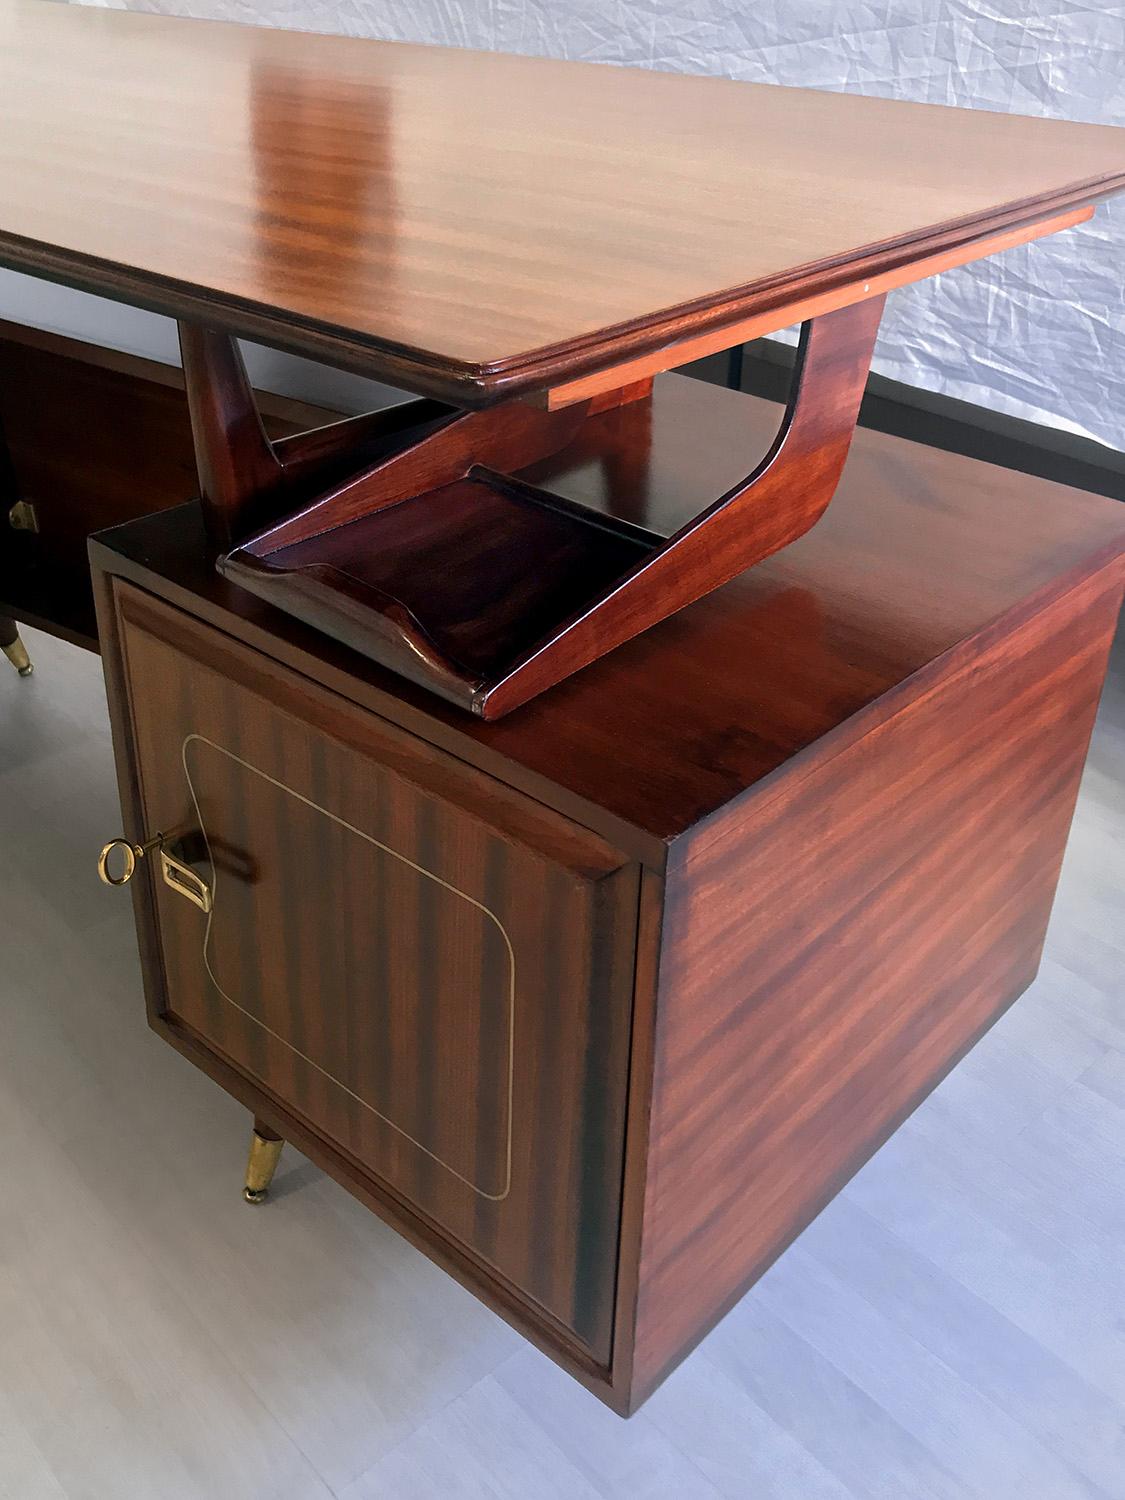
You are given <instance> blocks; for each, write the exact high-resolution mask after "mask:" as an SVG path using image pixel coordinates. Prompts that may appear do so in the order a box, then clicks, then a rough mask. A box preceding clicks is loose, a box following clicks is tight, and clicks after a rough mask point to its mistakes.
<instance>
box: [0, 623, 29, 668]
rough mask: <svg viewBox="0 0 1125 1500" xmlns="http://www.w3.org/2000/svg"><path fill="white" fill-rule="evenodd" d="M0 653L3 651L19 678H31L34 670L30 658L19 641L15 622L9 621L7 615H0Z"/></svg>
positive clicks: (25, 648)
mask: <svg viewBox="0 0 1125 1500" xmlns="http://www.w3.org/2000/svg"><path fill="white" fill-rule="evenodd" d="M0 651H3V653H4V655H5V656H6V657H7V658H8V660H9V661H10V662H11V664H12V666H13V667H15V669H16V671H17V672H18V673H19V674H20V676H21V677H30V676H31V674H32V672H33V671H34V670H35V668H34V667H33V666H32V665H31V657H30V656H28V654H27V647H26V646H25V645H24V643H23V641H21V640H20V633H19V631H18V630H17V629H16V622H15V621H14V620H10V619H9V618H8V616H7V615H0Z"/></svg>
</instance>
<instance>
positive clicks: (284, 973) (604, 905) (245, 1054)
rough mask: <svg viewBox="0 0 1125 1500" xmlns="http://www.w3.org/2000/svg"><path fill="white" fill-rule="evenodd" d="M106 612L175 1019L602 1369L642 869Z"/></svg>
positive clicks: (165, 629)
mask: <svg viewBox="0 0 1125 1500" xmlns="http://www.w3.org/2000/svg"><path fill="white" fill-rule="evenodd" d="M116 590H117V598H118V615H119V625H120V639H121V650H122V655H123V666H124V674H125V680H126V683H127V686H128V697H129V701H130V712H131V733H132V735H133V738H134V748H135V757H136V765H137V771H138V779H139V782H140V796H141V803H142V807H143V811H144V828H143V830H135V832H138V833H143V834H144V835H146V836H151V835H152V834H154V833H156V832H158V831H159V832H162V833H164V834H166V835H169V836H170V837H172V838H174V840H175V844H174V845H173V848H174V850H175V851H176V852H178V853H179V854H180V855H181V857H183V858H187V859H191V860H193V861H194V862H195V867H196V868H197V869H198V871H199V872H200V874H201V875H202V876H203V877H204V878H205V879H206V880H207V881H208V883H209V884H210V885H211V887H212V892H213V907H212V910H211V912H210V914H209V915H208V914H205V913H203V912H202V911H200V910H199V909H197V908H196V907H195V906H193V905H192V904H191V903H190V902H188V901H187V900H185V899H184V897H183V896H182V895H179V894H177V893H176V892H174V891H173V890H171V889H169V888H168V887H167V886H165V885H164V884H163V883H162V882H161V881H160V880H159V878H158V875H157V873H156V872H155V871H150V873H149V878H150V879H152V880H153V890H154V902H155V910H156V922H157V927H158V934H157V938H158V944H159V948H160V952H161V956H162V960H163V968H164V980H165V987H166V988H165V1000H164V1003H165V1006H166V1011H167V1015H168V1018H169V1019H170V1020H172V1021H174V1022H175V1023H177V1024H178V1025H180V1026H182V1027H184V1028H185V1029H187V1030H188V1031H189V1032H190V1033H192V1034H193V1035H194V1036H195V1037H196V1038H197V1039H200V1040H202V1041H203V1042H204V1043H205V1044H206V1046H207V1047H209V1048H210V1049H211V1050H213V1051H214V1052H216V1053H218V1054H219V1055H220V1056H222V1057H223V1058H224V1059H226V1060H227V1061H228V1062H230V1063H232V1064H233V1065H234V1066H235V1067H236V1068H238V1069H239V1070H240V1071H242V1072H243V1073H245V1074H246V1075H248V1076H250V1077H251V1078H253V1079H255V1080H257V1081H258V1082H259V1083H260V1084H261V1085H263V1086H264V1087H265V1089H266V1090H267V1091H268V1092H269V1093H270V1094H271V1095H273V1096H274V1097H275V1098H276V1099H277V1100H278V1101H280V1102H281V1103H282V1104H284V1105H285V1106H286V1107H287V1108H289V1109H290V1110H292V1111H293V1112H295V1113H297V1114H298V1115H299V1116H300V1117H301V1118H302V1119H303V1120H304V1121H305V1122H306V1123H307V1124H308V1125H310V1126H311V1127H312V1128H313V1129H314V1130H316V1131H317V1132H318V1133H319V1134H321V1135H322V1136H323V1137H324V1138H325V1139H327V1140H328V1141H330V1142H331V1143H332V1144H333V1145H334V1146H336V1147H337V1148H339V1149H341V1150H343V1151H344V1152H346V1153H347V1154H348V1155H349V1156H350V1157H351V1158H353V1159H354V1160H355V1161H356V1162H357V1163H359V1164H360V1165H361V1166H362V1167H363V1168H364V1169H365V1170H366V1171H367V1172H369V1173H370V1174H372V1176H373V1177H375V1178H377V1179H378V1181H379V1183H380V1184H381V1185H385V1187H386V1188H388V1189H390V1191H391V1192H392V1193H393V1194H394V1195H396V1196H397V1197H399V1198H400V1199H402V1200H404V1201H405V1202H407V1203H408V1204H409V1205H410V1206H411V1207H412V1208H414V1209H415V1210H418V1211H420V1212H421V1214H423V1215H424V1216H425V1217H426V1218H427V1219H428V1220H429V1221H431V1222H432V1223H433V1224H434V1225H435V1226H436V1227H437V1229H438V1230H439V1231H440V1233H441V1234H442V1235H444V1236H447V1237H451V1238H452V1239H454V1240H456V1241H457V1242H458V1243H459V1244H460V1245H461V1246H463V1247H465V1248H466V1249H468V1250H469V1251H470V1252H471V1253H472V1255H473V1256H474V1257H475V1258H477V1259H478V1260H479V1261H481V1262H483V1263H484V1264H485V1265H486V1266H488V1267H490V1268H492V1270H493V1271H494V1272H495V1273H496V1274H497V1275H498V1276H499V1277H501V1278H502V1279H503V1280H504V1281H505V1282H506V1283H507V1284H508V1285H509V1286H512V1287H514V1288H516V1289H517V1290H518V1291H519V1292H521V1293H522V1294H524V1295H525V1296H527V1297H529V1298H531V1299H533V1301H534V1302H535V1303H537V1304H538V1305H539V1306H540V1307H541V1308H542V1309H544V1310H546V1311H547V1312H548V1313H550V1314H551V1315H552V1316H553V1317H554V1318H555V1319H557V1320H558V1322H559V1323H560V1324H562V1325H563V1327H564V1328H565V1329H567V1330H569V1331H570V1332H572V1333H573V1334H574V1335H576V1336H577V1337H578V1339H579V1340H580V1341H581V1343H582V1344H583V1345H584V1346H585V1347H586V1348H587V1349H588V1350H589V1351H590V1352H591V1353H592V1354H593V1355H594V1357H595V1358H596V1359H598V1360H599V1361H604V1360H606V1359H608V1355H609V1342H610V1330H611V1321H612V1303H613V1292H614V1276H615V1264H616V1245H617V1232H618V1222H619V1208H620V1203H619V1200H620V1191H621V1172H622V1149H623V1146H622V1136H623V1117H624V1106H625V1092H626V1052H627V1046H628V1036H629V1016H630V1007H631V996H632V976H633V960H634V949H635V942H636V917H637V898H638V878H637V870H636V868H635V866H633V865H631V864H629V863H628V862H627V861H626V859H625V857H624V856H623V855H622V854H621V853H620V852H619V851H617V850H615V849H613V848H611V847H610V846H609V845H607V844H606V843H605V842H603V841H602V840H601V839H600V838H599V837H597V836H596V835H594V834H592V833H590V832H589V831H588V830H585V829H582V828H579V827H577V826H575V825H573V824H571V823H570V822H568V821H567V820H566V819H564V818H562V817H560V816H559V815H557V814H556V813H554V812H552V811H550V810H548V809H546V808H543V807H541V806H540V805H539V804H537V803H535V802H533V801H532V800H531V799H529V798H526V797H524V796H522V795H521V794H518V793H516V792H513V791H512V790H511V789H509V788H507V787H504V786H502V785H501V784H500V783H498V782H495V781H494V780H492V779H491V778H489V777H486V776H483V775H481V774H480V773H478V772H476V771H474V770H472V769H470V768H469V767H467V766H466V765H464V764H463V763H462V762H459V761H457V760H456V759H454V758H453V757H450V756H448V755H445V754H443V753H441V752H439V751H437V750H435V749H434V748H433V747H431V746H429V745H428V744H425V743H423V742H421V741H417V740H414V739H412V738H411V737H410V736H408V735H406V734H404V733H403V732H401V731H399V730H397V729H395V728H394V727H392V726H390V725H388V724H386V723H384V722H383V721H382V720H379V719H378V718H376V717H375V716H373V715H371V714H369V713H367V712H366V711H364V710H362V709H359V708H358V707H356V706H355V705H354V704H351V703H349V702H348V701H347V700H345V699H342V698H340V697H338V696H337V695H335V694H333V693H330V692H328V691H326V690H325V689H323V688H321V687H319V686H318V685H316V684H314V683H311V682H309V681H307V680H306V679H304V678H302V677H300V676H298V675H297V674H295V673H292V672H290V671H288V670H287V669H285V668H282V667H280V666H278V665H277V664H276V663H274V662H272V661H270V660H268V659H266V658H264V657H261V656H259V655H257V654H256V653H255V652H253V651H251V650H249V649H248V648H246V647H245V646H243V645H241V644H239V643H237V642H235V641H233V640H230V639H229V638H227V637H225V636H223V635H221V634H220V633H219V632H217V631H214V630H212V629H210V628H208V627H206V626H203V625H200V624H199V623H198V622H196V621H194V620H192V619H190V618H189V617H187V616H184V615H180V614H179V613H178V612H177V611H175V610H172V609H170V608H169V607H168V606H166V605H164V604H162V603H159V602H157V601H155V600H152V599H150V598H149V597H148V596H146V595H144V594H142V593H140V592H139V591H137V590H135V589H132V588H131V587H130V586H128V585H124V584H120V583H119V584H117V585H116ZM134 686H135V687H136V689H137V690H136V691H134V690H133V689H134ZM142 689H143V690H142Z"/></svg>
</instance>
